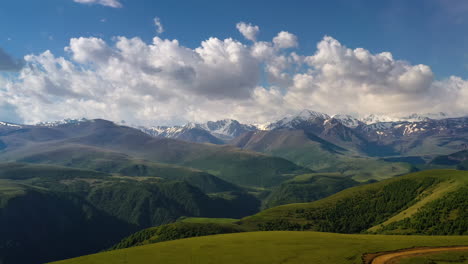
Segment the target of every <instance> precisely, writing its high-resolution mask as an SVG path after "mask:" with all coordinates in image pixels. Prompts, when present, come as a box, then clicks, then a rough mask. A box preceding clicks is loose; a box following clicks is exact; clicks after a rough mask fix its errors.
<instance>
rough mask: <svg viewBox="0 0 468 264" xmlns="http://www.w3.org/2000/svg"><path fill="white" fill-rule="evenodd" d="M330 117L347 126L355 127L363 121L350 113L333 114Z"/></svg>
mask: <svg viewBox="0 0 468 264" xmlns="http://www.w3.org/2000/svg"><path fill="white" fill-rule="evenodd" d="M331 118H333V119H336V120H338V121H340V123H341V124H343V125H344V126H347V127H351V128H355V127H358V126H359V125H361V124H362V123H363V122H361V121H360V120H359V119H357V118H356V117H354V116H352V115H341V114H338V115H333V116H332V117H331Z"/></svg>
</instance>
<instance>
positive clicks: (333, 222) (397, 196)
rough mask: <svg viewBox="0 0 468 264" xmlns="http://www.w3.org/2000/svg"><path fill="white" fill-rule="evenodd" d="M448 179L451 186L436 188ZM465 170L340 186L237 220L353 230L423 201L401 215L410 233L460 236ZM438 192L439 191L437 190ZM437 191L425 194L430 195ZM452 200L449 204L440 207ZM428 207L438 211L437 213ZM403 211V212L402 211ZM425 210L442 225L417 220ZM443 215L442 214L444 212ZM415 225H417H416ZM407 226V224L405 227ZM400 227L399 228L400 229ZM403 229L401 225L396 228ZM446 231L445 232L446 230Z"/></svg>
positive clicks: (465, 224)
mask: <svg viewBox="0 0 468 264" xmlns="http://www.w3.org/2000/svg"><path fill="white" fill-rule="evenodd" d="M448 183H450V184H451V185H453V186H452V187H451V188H441V186H443V185H445V184H448ZM467 184H468V172H464V171H455V170H433V171H425V172H419V173H414V174H409V175H405V176H401V177H396V178H392V179H389V180H385V181H382V182H378V183H374V184H369V185H365V186H359V187H354V188H350V189H347V190H344V191H342V192H340V193H337V194H335V195H332V196H330V197H328V198H325V199H322V200H319V201H316V202H312V203H305V204H291V205H284V206H279V207H275V208H272V209H268V210H265V211H263V212H260V213H258V214H256V215H254V216H251V217H247V218H245V219H243V220H242V224H243V225H245V226H249V227H251V228H260V229H262V230H278V229H280V230H281V229H310V230H316V231H326V232H339V233H359V232H363V231H366V230H367V229H369V228H372V227H373V226H376V225H380V224H382V223H384V222H385V221H387V220H388V219H390V218H391V217H394V216H395V215H398V214H399V213H402V212H404V211H405V210H410V211H411V210H412V209H414V208H412V206H413V205H415V204H417V203H418V202H419V203H421V202H422V201H424V200H425V199H428V202H427V203H426V204H422V205H421V206H420V208H419V210H418V211H417V213H415V214H407V216H408V217H406V216H405V219H407V218H408V220H405V221H410V222H411V223H414V225H411V226H410V227H411V229H410V228H409V227H408V231H410V233H416V234H432V235H437V234H444V235H445V234H452V235H454V234H466V232H467V230H468V221H466V219H468V218H467V217H466V215H465V214H466V212H467V211H464V212H463V213H462V210H464V208H466V206H467V203H468V201H467V199H466V196H465V197H463V196H462V195H463V194H464V193H465V192H466V188H467V187H466V186H467ZM441 190H442V191H441ZM433 193H437V195H436V196H435V197H434V196H431V194H433ZM452 200H456V201H457V202H456V203H452V204H453V205H451V206H447V205H446V206H443V208H442V209H441V208H440V206H441V205H444V204H447V203H449V201H452ZM434 208H438V209H441V210H440V211H436V210H434ZM406 212H409V211H406ZM425 214H430V215H431V216H432V219H444V220H443V225H444V226H445V228H446V229H443V230H441V229H439V228H438V225H439V224H440V221H439V222H438V224H436V223H430V224H429V225H426V224H424V225H423V224H421V223H423V222H424V221H425V220H422V219H423V218H424V215H425ZM447 214H448V215H447ZM418 223H419V225H418ZM406 226H408V225H406ZM406 226H404V227H406ZM399 228H400V225H393V226H391V227H389V226H387V227H386V228H385V230H380V231H382V232H384V231H385V232H386V233H392V232H395V233H398V232H400V231H399V230H398V229H399ZM402 228H403V226H402ZM446 230H449V231H446Z"/></svg>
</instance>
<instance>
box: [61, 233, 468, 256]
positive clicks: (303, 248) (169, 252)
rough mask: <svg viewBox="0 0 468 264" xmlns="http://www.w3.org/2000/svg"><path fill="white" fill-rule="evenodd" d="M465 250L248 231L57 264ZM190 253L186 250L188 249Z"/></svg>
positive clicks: (394, 239) (425, 240)
mask: <svg viewBox="0 0 468 264" xmlns="http://www.w3.org/2000/svg"><path fill="white" fill-rule="evenodd" d="M451 245H468V241H467V239H466V237H442V236H382V235H343V234H331V233H317V232H284V231H283V232H253V233H238V234H226V235H215V236H206V237H197V238H189V239H181V240H175V241H169V242H162V243H156V244H150V245H145V246H140V247H133V248H128V249H122V250H114V251H109V252H103V253H99V254H95V255H89V256H83V257H80V258H76V259H70V260H64V261H60V262H55V263H56V264H94V263H100V264H111V263H119V261H122V260H125V261H127V263H132V264H146V263H149V262H151V263H157V264H159V263H161V264H162V263H164V264H176V263H177V264H179V263H206V264H215V263H225V264H231V263H232V264H237V263H245V264H271V263H289V264H300V263H315V264H330V263H333V264H357V263H362V259H361V257H362V255H363V254H364V253H369V252H382V251H389V250H396V249H401V248H410V247H416V246H420V247H421V246H451ZM187 249H189V250H187Z"/></svg>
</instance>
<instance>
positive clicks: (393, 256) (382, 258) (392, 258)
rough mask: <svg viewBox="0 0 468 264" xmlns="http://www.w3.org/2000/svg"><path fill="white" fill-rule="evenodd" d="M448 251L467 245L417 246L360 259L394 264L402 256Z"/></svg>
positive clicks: (367, 261)
mask: <svg viewBox="0 0 468 264" xmlns="http://www.w3.org/2000/svg"><path fill="white" fill-rule="evenodd" d="M450 251H468V246H451V247H417V248H407V249H399V250H394V251H385V252H377V253H368V254H364V255H363V256H362V261H363V263H364V264H396V263H398V261H399V260H401V259H402V258H408V257H414V256H422V255H429V254H432V253H440V252H450Z"/></svg>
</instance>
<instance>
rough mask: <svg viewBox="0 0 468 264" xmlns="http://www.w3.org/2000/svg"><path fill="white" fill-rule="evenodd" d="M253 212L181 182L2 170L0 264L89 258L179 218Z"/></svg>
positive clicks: (253, 205)
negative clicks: (135, 233)
mask: <svg viewBox="0 0 468 264" xmlns="http://www.w3.org/2000/svg"><path fill="white" fill-rule="evenodd" d="M212 177H214V176H212ZM259 207H260V202H259V201H258V199H257V198H255V197H254V196H252V195H250V194H248V193H246V192H245V191H243V190H240V189H239V188H238V187H237V188H236V189H235V190H231V191H224V192H220V193H215V194H209V195H208V194H207V193H204V192H202V191H201V190H200V189H198V188H197V187H194V186H193V185H191V184H189V183H187V182H185V181H182V180H180V181H174V180H164V179H160V178H156V177H136V176H133V177H128V176H115V175H110V174H106V173H102V172H96V171H91V170H83V169H74V168H67V167H60V166H51V165H32V164H18V163H8V164H0V233H1V234H2V236H0V260H1V262H2V263H5V264H18V263H21V264H23V263H29V264H31V263H43V262H44V261H52V260H56V259H60V258H67V257H73V256H78V255H82V254H89V253H93V252H97V251H99V250H103V249H105V248H108V247H110V246H112V245H113V244H115V243H117V242H118V241H119V240H120V239H122V238H123V237H124V236H127V235H129V234H131V233H133V232H135V231H137V230H139V229H142V228H147V227H151V226H157V225H161V224H167V223H171V222H174V221H176V220H177V219H179V218H180V217H182V216H187V217H191V216H197V217H232V218H240V217H243V216H246V215H250V214H252V213H255V212H257V211H258V208H259ZM24 252H28V254H24Z"/></svg>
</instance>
